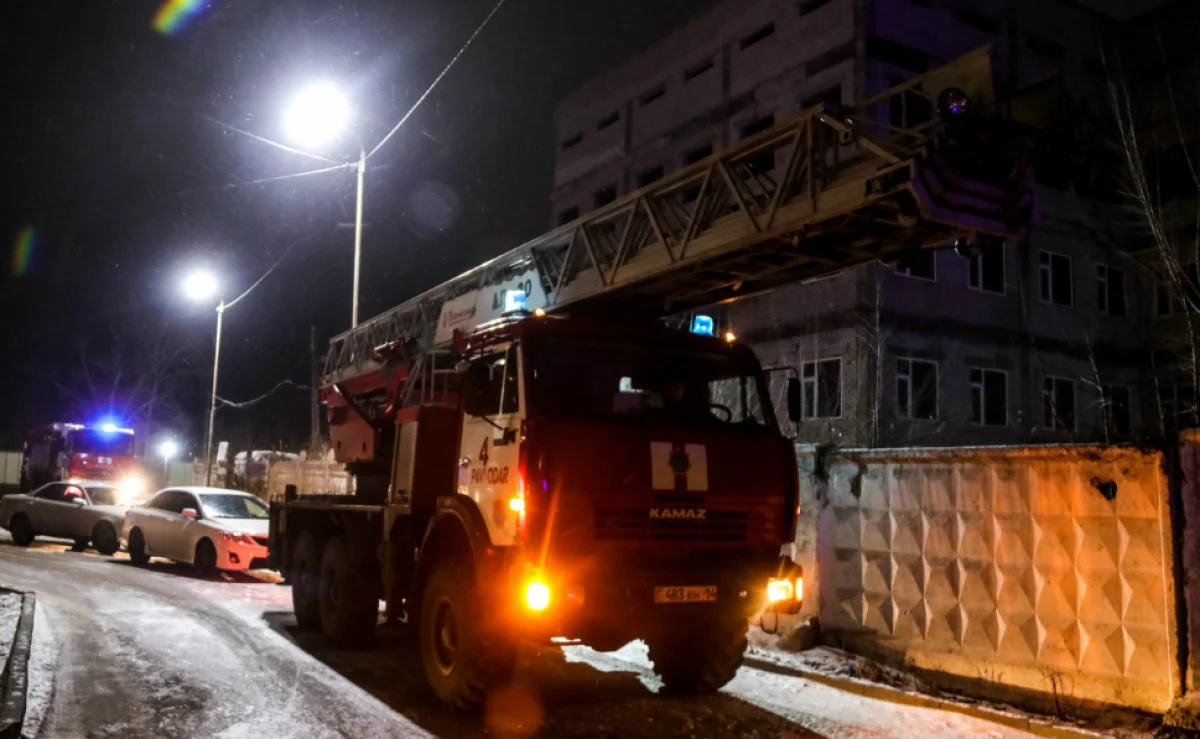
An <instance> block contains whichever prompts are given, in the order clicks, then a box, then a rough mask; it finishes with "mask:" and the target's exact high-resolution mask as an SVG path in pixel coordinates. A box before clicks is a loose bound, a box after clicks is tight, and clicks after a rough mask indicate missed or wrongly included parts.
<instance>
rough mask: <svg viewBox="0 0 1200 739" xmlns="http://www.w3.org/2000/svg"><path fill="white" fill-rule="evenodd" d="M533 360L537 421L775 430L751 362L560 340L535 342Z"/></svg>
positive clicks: (531, 378) (720, 354) (529, 353)
mask: <svg viewBox="0 0 1200 739" xmlns="http://www.w3.org/2000/svg"><path fill="white" fill-rule="evenodd" d="M526 357H527V361H528V362H529V363H530V365H529V367H530V369H529V373H528V375H527V377H528V378H529V382H530V386H531V387H530V392H529V401H530V409H531V411H532V412H533V413H534V414H538V415H546V416H558V417H570V418H593V419H599V418H608V419H613V420H641V421H643V422H646V423H663V424H669V425H680V426H717V427H720V426H728V425H738V426H740V427H744V428H751V429H764V430H766V429H771V430H773V429H774V428H775V419H774V416H773V415H772V412H771V409H770V407H769V406H767V405H765V404H764V403H763V402H762V399H763V397H764V396H763V394H762V392H761V391H762V385H761V384H760V379H759V378H760V373H759V368H758V366H757V365H756V364H754V363H752V362H747V361H746V360H745V358H744V357H742V358H739V357H735V356H731V355H729V354H726V353H724V352H707V351H696V350H693V349H688V348H684V349H679V348H672V347H663V346H657V347H655V346H631V345H625V344H619V343H615V342H601V341H593V340H579V339H567V338H557V337H555V338H546V337H539V338H538V339H537V340H534V341H531V342H529V347H528V349H527V351H526Z"/></svg>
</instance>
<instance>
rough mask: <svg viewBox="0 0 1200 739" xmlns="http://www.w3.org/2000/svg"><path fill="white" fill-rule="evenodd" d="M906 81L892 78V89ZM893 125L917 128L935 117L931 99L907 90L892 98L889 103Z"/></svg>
mask: <svg viewBox="0 0 1200 739" xmlns="http://www.w3.org/2000/svg"><path fill="white" fill-rule="evenodd" d="M902 82H904V80H902V79H900V78H899V77H893V78H892V87H895V86H896V85H899V84H900V83H902ZM888 106H889V112H890V117H891V123H892V125H893V126H895V127H896V128H916V127H917V126H920V125H921V124H923V123H926V122H927V121H928V120H929V119H930V118H932V117H933V103H931V102H930V100H929V98H927V97H925V96H924V95H922V94H920V93H918V92H915V91H913V90H905V91H904V92H902V93H900V94H899V95H894V96H892V99H891V100H890V101H889V102H888Z"/></svg>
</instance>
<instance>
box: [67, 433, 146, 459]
mask: <svg viewBox="0 0 1200 739" xmlns="http://www.w3.org/2000/svg"><path fill="white" fill-rule="evenodd" d="M71 451H72V452H73V453H75V454H113V455H117V456H129V455H131V454H133V434H127V433H125V432H124V431H113V432H107V431H103V430H101V429H80V430H78V431H75V432H73V433H72V434H71Z"/></svg>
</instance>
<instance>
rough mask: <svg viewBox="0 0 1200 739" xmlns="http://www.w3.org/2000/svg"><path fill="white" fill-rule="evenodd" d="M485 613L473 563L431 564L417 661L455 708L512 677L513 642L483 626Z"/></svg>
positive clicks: (470, 707)
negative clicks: (419, 660)
mask: <svg viewBox="0 0 1200 739" xmlns="http://www.w3.org/2000/svg"><path fill="white" fill-rule="evenodd" d="M485 616H486V613H485V610H484V609H483V608H481V604H480V603H479V598H478V594H477V592H476V585H475V576H474V572H473V569H472V567H471V566H470V565H469V564H468V563H466V562H462V561H459V560H447V561H444V562H441V563H439V564H437V565H435V566H434V570H433V573H432V574H431V575H430V578H429V581H428V583H427V584H426V586H425V592H424V596H423V598H422V600H421V618H420V622H419V624H418V629H419V641H420V645H419V647H420V652H421V664H422V665H423V666H424V668H425V678H426V680H427V681H428V683H429V685H430V687H432V688H433V692H434V693H436V694H437V696H438V698H440V699H441V700H442V702H444V703H445V704H447V705H448V706H450V707H452V708H455V709H458V710H463V711H474V710H478V709H479V708H480V707H482V705H483V702H484V700H485V699H486V698H487V694H488V692H489V691H490V690H491V689H492V688H494V687H496V686H497V685H499V684H501V683H503V682H505V681H507V680H509V679H510V678H511V677H512V672H513V666H514V665H515V663H516V657H517V645H516V642H515V640H513V639H511V638H508V639H506V638H505V637H504V635H503V634H500V633H497V631H496V630H494V629H489V628H487V624H486V622H485V620H484V618H485Z"/></svg>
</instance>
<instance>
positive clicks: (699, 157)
mask: <svg viewBox="0 0 1200 739" xmlns="http://www.w3.org/2000/svg"><path fill="white" fill-rule="evenodd" d="M712 153H713V147H712V144H705V145H704V146H697V147H696V148H695V149H692V150H691V151H689V152H688V153H686V154H684V155H683V166H685V167H688V166H691V165H693V164H695V163H696V162H702V161H704V160H705V159H708V158H709V157H710V156H712Z"/></svg>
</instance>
